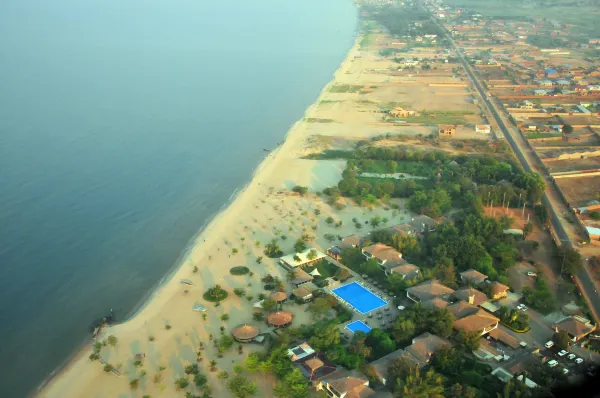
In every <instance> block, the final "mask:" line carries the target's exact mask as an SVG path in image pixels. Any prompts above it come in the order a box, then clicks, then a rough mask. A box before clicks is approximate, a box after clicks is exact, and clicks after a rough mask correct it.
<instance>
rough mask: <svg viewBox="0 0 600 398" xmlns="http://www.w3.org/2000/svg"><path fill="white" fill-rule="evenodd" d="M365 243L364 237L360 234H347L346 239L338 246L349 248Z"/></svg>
mask: <svg viewBox="0 0 600 398" xmlns="http://www.w3.org/2000/svg"><path fill="white" fill-rule="evenodd" d="M362 243H363V238H362V237H360V236H358V235H350V236H346V237H345V238H344V239H342V241H341V242H340V244H339V245H338V247H339V248H340V249H342V250H343V249H348V248H351V247H360V245H362Z"/></svg>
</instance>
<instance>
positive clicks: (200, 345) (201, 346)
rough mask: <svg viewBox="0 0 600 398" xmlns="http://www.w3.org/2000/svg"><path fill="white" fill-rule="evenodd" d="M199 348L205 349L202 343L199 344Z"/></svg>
mask: <svg viewBox="0 0 600 398" xmlns="http://www.w3.org/2000/svg"><path fill="white" fill-rule="evenodd" d="M198 348H199V349H201V350H203V349H204V343H203V342H202V341H201V342H199V343H198Z"/></svg>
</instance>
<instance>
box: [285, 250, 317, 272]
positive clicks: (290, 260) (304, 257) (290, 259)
mask: <svg viewBox="0 0 600 398" xmlns="http://www.w3.org/2000/svg"><path fill="white" fill-rule="evenodd" d="M311 250H315V251H316V252H317V256H316V257H315V258H313V259H309V258H308V254H309V253H310V251H311ZM296 256H298V258H299V259H300V261H296V260H294V257H296ZM322 258H325V254H323V253H321V252H320V251H318V250H317V249H313V248H310V249H306V250H305V251H303V252H302V253H292V254H288V255H287V256H283V257H281V258H280V259H279V260H280V261H281V262H283V263H285V264H287V265H288V266H289V267H292V268H295V267H298V266H302V265H304V264H306V263H310V262H311V261H317V260H320V259H322Z"/></svg>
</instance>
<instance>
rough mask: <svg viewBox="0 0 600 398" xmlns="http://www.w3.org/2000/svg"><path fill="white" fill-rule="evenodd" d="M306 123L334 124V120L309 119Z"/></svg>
mask: <svg viewBox="0 0 600 398" xmlns="http://www.w3.org/2000/svg"><path fill="white" fill-rule="evenodd" d="M306 121H307V122H308V123H333V122H334V120H333V119H321V118H318V117H307V118H306Z"/></svg>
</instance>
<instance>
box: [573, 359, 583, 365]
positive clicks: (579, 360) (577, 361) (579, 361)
mask: <svg viewBox="0 0 600 398" xmlns="http://www.w3.org/2000/svg"><path fill="white" fill-rule="evenodd" d="M575 363H577V364H580V363H583V359H581V358H577V359H576V360H575Z"/></svg>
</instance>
